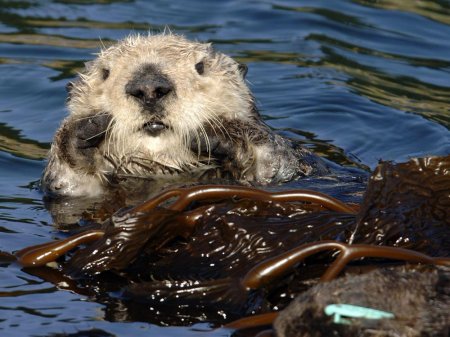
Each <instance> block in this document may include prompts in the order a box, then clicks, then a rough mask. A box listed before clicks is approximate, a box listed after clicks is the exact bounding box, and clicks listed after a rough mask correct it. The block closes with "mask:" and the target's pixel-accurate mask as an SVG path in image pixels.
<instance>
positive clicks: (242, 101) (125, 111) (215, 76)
mask: <svg viewBox="0 0 450 337" xmlns="http://www.w3.org/2000/svg"><path fill="white" fill-rule="evenodd" d="M245 73H246V68H245V67H243V66H242V65H240V64H239V63H237V62H236V61H234V60H233V59H231V58H230V57H228V56H226V55H224V54H221V53H218V52H215V51H214V50H213V49H212V48H211V46H210V45H209V44H203V43H197V42H192V41H188V40H186V39H184V38H183V37H180V36H175V35H156V36H147V37H143V36H133V37H129V38H128V39H126V40H124V41H122V42H119V43H118V44H117V45H115V46H112V47H110V48H108V49H106V50H103V51H102V52H101V53H100V54H99V56H98V58H97V59H96V60H94V61H92V62H90V63H89V64H88V65H87V67H86V71H85V72H84V73H83V74H80V78H79V80H78V81H77V82H75V83H74V84H73V85H72V88H71V91H70V99H69V101H68V107H69V110H70V112H71V116H70V117H69V118H73V119H74V120H76V119H80V118H87V117H89V116H94V115H98V114H105V113H106V114H108V115H110V116H111V122H110V123H109V125H108V128H107V130H106V134H105V138H104V142H103V143H102V144H101V145H100V146H99V151H100V154H101V155H103V156H104V157H105V158H106V159H105V161H104V164H103V168H102V169H103V170H104V171H108V170H111V169H116V170H122V171H127V172H128V171H129V172H132V173H136V174H145V172H144V171H145V170H146V167H149V166H151V165H150V162H153V163H158V164H160V165H163V166H165V167H169V168H173V169H175V170H184V169H185V168H186V167H189V166H197V165H199V164H200V163H201V161H202V158H201V156H200V153H195V151H192V150H191V146H190V144H191V143H192V141H193V140H197V143H200V142H206V144H208V143H209V141H208V135H207V132H206V131H205V126H208V127H212V129H214V132H221V133H226V130H223V126H222V124H221V121H222V120H230V119H241V120H246V119H249V118H250V117H251V115H252V114H254V109H253V106H254V103H253V98H252V95H251V93H250V91H249V89H248V87H247V85H246V84H245V80H244V76H245ZM199 140H200V141H199ZM113 166H114V167H113Z"/></svg>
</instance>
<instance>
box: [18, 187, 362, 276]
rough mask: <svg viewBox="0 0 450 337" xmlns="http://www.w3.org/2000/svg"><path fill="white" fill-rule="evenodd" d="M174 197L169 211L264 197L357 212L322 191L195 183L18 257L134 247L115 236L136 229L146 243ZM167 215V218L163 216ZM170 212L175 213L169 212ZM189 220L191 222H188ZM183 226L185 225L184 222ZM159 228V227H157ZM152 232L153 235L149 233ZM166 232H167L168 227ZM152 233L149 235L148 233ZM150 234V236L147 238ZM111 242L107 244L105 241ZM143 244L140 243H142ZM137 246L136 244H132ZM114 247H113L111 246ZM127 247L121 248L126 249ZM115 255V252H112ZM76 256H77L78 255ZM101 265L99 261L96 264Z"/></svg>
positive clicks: (38, 260)
mask: <svg viewBox="0 0 450 337" xmlns="http://www.w3.org/2000/svg"><path fill="white" fill-rule="evenodd" d="M172 198H176V201H174V202H173V203H172V204H170V205H169V206H168V210H171V211H174V212H181V211H183V210H185V209H186V208H187V207H188V206H189V205H190V204H192V203H193V202H196V201H202V200H214V199H219V200H223V199H231V198H233V199H235V198H248V199H252V200H265V201H277V202H299V201H300V202H313V203H318V204H319V205H321V206H323V207H325V208H327V209H331V210H334V211H338V212H344V213H349V214H353V213H354V212H355V211H354V209H353V208H351V207H350V206H348V205H346V204H345V203H342V202H341V201H339V200H337V199H335V198H332V197H330V196H327V195H325V194H323V193H320V192H314V191H307V190H293V191H284V192H267V191H264V190H260V189H256V188H250V187H243V186H226V185H203V186H195V187H191V188H185V189H172V190H169V191H166V192H163V193H161V194H160V195H158V196H156V197H154V198H152V199H150V200H149V201H146V202H144V203H143V204H141V205H138V206H136V207H134V208H132V209H131V210H127V211H126V212H123V211H122V212H121V211H119V212H118V213H116V214H115V215H114V216H113V217H112V219H111V222H112V223H113V226H109V227H106V229H105V231H106V235H105V238H103V236H104V234H105V231H103V230H97V231H92V232H89V233H88V232H86V233H81V234H77V235H75V236H73V237H69V238H67V239H64V240H61V241H56V242H52V243H44V244H41V245H38V246H32V247H28V248H25V249H22V250H21V251H19V252H17V254H16V256H17V257H18V261H19V263H21V264H23V265H24V266H42V265H45V264H46V263H48V262H51V261H54V260H56V259H57V258H58V257H60V256H62V255H64V254H65V253H67V252H68V251H70V250H72V249H73V248H75V247H77V246H78V245H81V244H86V243H91V242H93V241H96V240H97V239H102V238H103V240H101V242H100V243H98V244H97V245H94V246H92V247H91V249H90V251H91V253H92V252H94V251H96V252H98V251H99V250H98V249H97V248H98V247H97V246H103V247H104V246H105V245H107V246H109V247H114V244H113V243H114V242H116V246H117V245H119V246H120V247H123V246H131V245H130V244H129V243H124V244H121V243H117V242H118V241H117V240H116V241H114V240H113V239H112V238H113V237H120V238H121V239H124V240H132V237H136V235H133V234H132V231H133V230H134V231H135V232H136V233H137V232H139V233H140V234H144V233H147V235H144V238H146V239H142V237H140V242H141V243H142V244H144V243H145V242H146V241H148V240H149V239H150V237H154V236H155V235H156V232H158V233H160V232H161V230H160V229H161V226H162V224H164V223H167V222H169V220H172V219H171V218H170V219H169V213H164V214H163V215H162V216H161V215H160V214H159V213H158V211H157V210H155V208H156V207H158V206H160V204H161V203H163V202H166V201H168V200H170V199H172ZM152 212H154V213H155V212H156V213H158V215H154V214H152ZM164 215H167V217H164ZM170 215H173V214H172V213H170ZM182 218H184V219H185V220H187V222H186V223H185V225H186V226H187V227H189V228H191V227H192V225H193V224H192V221H191V222H189V221H188V220H192V219H193V217H192V216H191V217H189V216H184V217H183V216H179V217H178V220H179V221H180V220H181V219H182ZM188 222H189V223H188ZM180 226H183V225H182V224H181V225H180ZM137 227H140V230H139V231H136V229H137ZM155 228H156V230H155ZM180 231H183V230H182V229H181V228H180V230H179V231H174V232H172V233H173V235H172V237H175V236H176V235H177V234H178V232H180ZM152 232H155V233H153V235H150V234H151V233H152ZM166 232H168V231H167V230H166ZM148 235H150V236H148ZM147 236H148V237H147ZM170 239H171V238H170V237H169V238H167V241H170ZM106 243H108V244H106ZM142 244H141V245H140V246H142ZM133 246H134V247H136V245H133ZM111 250H113V248H111ZM123 251H124V250H121V251H120V253H121V252H123ZM138 251H139V249H135V250H134V253H131V252H130V251H127V252H126V254H127V256H128V258H127V259H124V260H122V262H121V263H118V262H117V261H118V260H121V259H120V256H118V254H117V252H115V253H114V261H115V263H114V265H111V264H109V263H108V262H106V261H105V259H104V256H101V257H99V259H101V261H102V263H101V266H102V267H101V268H100V269H99V268H96V272H100V271H103V270H106V269H108V268H118V269H120V268H123V267H125V266H126V265H127V264H128V263H129V262H130V261H131V260H133V259H134V258H135V256H136V254H137V252H138ZM83 254H87V251H84V252H83ZM111 256H112V253H111ZM75 259H76V257H75ZM80 265H83V268H84V269H85V270H87V269H88V268H89V267H92V266H93V263H92V262H91V263H90V264H89V263H88V264H86V263H84V262H83V263H80ZM99 265H100V264H97V267H98V266H99Z"/></svg>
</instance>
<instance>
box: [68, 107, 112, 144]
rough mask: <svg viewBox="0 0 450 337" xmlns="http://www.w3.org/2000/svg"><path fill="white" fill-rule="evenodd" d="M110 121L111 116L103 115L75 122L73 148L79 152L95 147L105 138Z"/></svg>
mask: <svg viewBox="0 0 450 337" xmlns="http://www.w3.org/2000/svg"><path fill="white" fill-rule="evenodd" d="M111 119H112V117H111V115H109V114H106V113H103V114H99V115H94V116H91V117H88V118H84V119H81V120H79V121H77V122H76V126H75V138H76V141H75V146H76V147H77V148H78V149H80V150H84V149H89V148H92V147H97V146H98V145H99V144H100V143H101V142H102V141H103V139H104V138H105V134H106V130H107V128H108V125H109V124H110V122H111Z"/></svg>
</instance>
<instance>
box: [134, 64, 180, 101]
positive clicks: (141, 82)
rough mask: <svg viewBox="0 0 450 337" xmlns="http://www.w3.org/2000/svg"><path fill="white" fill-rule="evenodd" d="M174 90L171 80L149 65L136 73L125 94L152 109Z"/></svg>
mask: <svg viewBox="0 0 450 337" xmlns="http://www.w3.org/2000/svg"><path fill="white" fill-rule="evenodd" d="M172 90H173V85H172V83H171V82H170V80H169V79H168V78H167V77H166V76H165V75H164V74H162V73H161V72H160V71H158V70H157V69H155V67H154V66H152V65H148V66H145V67H143V68H142V69H140V70H139V71H138V72H136V73H135V75H134V76H133V79H132V80H131V81H130V82H128V83H127V84H126V86H125V92H126V93H127V94H128V95H130V96H133V97H134V98H135V99H136V100H138V101H139V102H140V103H142V104H143V105H144V106H147V107H151V106H152V105H154V104H156V103H157V102H158V101H159V100H161V99H162V98H163V97H165V96H167V95H168V94H169V93H170V92H171V91H172Z"/></svg>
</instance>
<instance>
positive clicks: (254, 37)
mask: <svg viewBox="0 0 450 337" xmlns="http://www.w3.org/2000/svg"><path fill="white" fill-rule="evenodd" d="M167 27H170V29H171V30H172V31H174V32H176V33H181V34H184V35H186V36H187V37H189V38H192V39H197V40H201V41H209V42H212V43H213V44H214V45H215V48H216V49H219V50H221V51H223V52H225V53H227V54H230V55H231V56H233V57H235V58H236V59H237V60H238V61H240V62H245V63H247V64H248V65H249V74H248V80H249V83H250V86H251V89H252V90H253V92H254V94H255V97H256V99H257V103H258V106H259V108H260V110H261V113H262V114H263V116H264V118H265V120H266V121H267V123H268V124H269V125H270V126H271V127H273V128H274V129H276V130H277V131H278V132H280V133H282V134H284V135H286V136H289V137H291V138H294V139H295V140H297V141H299V142H300V143H302V144H304V145H305V146H307V147H309V148H311V149H313V150H314V151H315V152H316V153H318V154H319V155H321V156H323V157H325V158H326V159H327V160H329V161H330V162H331V163H333V164H335V165H336V166H337V167H338V166H342V167H344V170H347V171H346V172H353V173H354V175H353V176H354V177H356V176H358V174H361V175H362V176H364V173H362V172H368V171H369V170H371V169H373V168H374V167H375V165H376V164H377V162H378V160H380V159H385V160H393V161H397V162H401V161H406V160H407V159H408V158H410V157H417V156H425V155H446V154H449V153H450V134H449V128H450V117H449V116H450V108H449V104H448V102H449V101H450V82H449V75H450V40H449V39H448V36H450V5H449V3H448V2H447V1H441V0H436V1H393V0H392V1H391V0H381V1H363V0H353V1H352V0H339V1H329V2H325V3H318V2H316V1H312V0H302V1H290V0H285V1H252V2H239V1H233V0H227V1H220V2H204V1H200V0H192V1H189V2H188V3H186V2H185V1H177V0H173V1H162V0H157V1H151V2H149V1H143V0H142V1H141V0H135V1H101V0H98V1H82V0H73V1H70V0H66V1H51V0H47V1H8V0H0V77H1V78H2V81H1V82H0V232H1V237H0V251H5V252H10V253H11V252H13V251H15V250H18V249H20V248H22V247H25V246H29V245H33V244H38V243H42V242H47V241H51V240H53V239H56V238H61V237H62V236H63V235H64V234H63V233H62V232H63V231H65V230H68V229H74V228H77V227H79V226H85V225H86V224H89V223H90V221H91V220H93V219H92V218H89V216H90V215H89V214H92V213H95V214H101V212H104V213H105V214H106V213H108V212H111V210H110V209H107V207H106V208H103V209H102V207H104V206H101V202H99V201H98V200H97V201H95V200H84V201H82V202H80V203H79V204H77V202H73V201H72V202H71V201H67V200H61V202H60V203H59V204H58V205H56V206H54V207H56V210H55V209H53V210H52V212H53V213H54V214H59V215H60V216H61V217H63V218H66V219H71V220H70V221H67V222H68V223H65V225H66V227H64V226H61V227H59V228H58V227H56V226H54V225H53V223H54V222H55V219H57V218H53V219H52V218H51V216H50V214H49V212H48V211H47V210H46V205H45V202H44V201H43V200H42V194H41V193H40V192H39V190H38V183H36V182H37V181H38V180H39V177H40V175H41V172H42V170H43V167H44V165H45V159H44V158H45V155H46V152H47V151H48V149H49V146H50V143H51V140H52V137H53V134H54V132H55V130H56V128H57V127H58V125H59V123H60V121H61V120H62V119H63V118H64V116H65V115H66V114H67V111H66V109H65V96H66V93H65V89H64V87H65V85H66V83H67V82H68V81H70V80H71V79H73V78H74V77H75V76H76V74H77V72H78V71H79V70H80V69H82V68H83V66H84V62H86V61H88V60H90V59H92V58H93V57H94V56H93V54H94V53H96V52H98V50H99V49H100V48H101V47H102V46H107V45H109V44H111V43H113V42H114V41H116V40H118V39H121V38H123V37H125V36H126V35H128V34H129V33H130V32H131V33H144V34H145V33H147V32H148V31H152V32H161V31H164V30H165V29H166V28H167ZM352 170H354V171H352ZM363 180H364V179H363V178H361V179H360V180H358V179H356V178H355V179H353V180H351V179H348V180H346V181H345V182H344V183H342V184H340V185H339V184H336V182H335V181H334V182H333V181H330V180H326V179H322V180H320V179H319V180H315V179H306V180H304V181H301V182H298V183H294V184H290V185H288V186H284V187H280V188H292V187H301V188H311V189H317V190H320V191H322V192H325V193H331V194H333V195H335V196H338V197H341V198H343V199H344V200H346V201H358V200H360V198H361V193H362V190H363V186H364V185H363V184H362V183H361V182H362V181H363ZM352 192H354V193H352ZM109 206H110V207H112V208H114V207H116V206H117V205H113V204H110V205H109ZM117 207H118V206H117ZM85 211H86V212H85ZM83 212H84V213H83ZM81 214H83V216H84V217H83V216H81ZM80 217H82V218H83V221H78V220H79V219H80ZM94 220H95V219H94ZM56 222H63V221H58V220H56ZM33 274H34V275H33ZM38 274H39V273H38V271H37V270H36V271H34V272H30V271H27V270H22V269H20V268H19V267H18V266H16V265H14V264H9V263H8V264H2V265H1V268H0V280H1V281H2V282H1V285H0V296H1V297H2V300H1V303H0V335H2V336H19V335H20V336H62V335H70V336H85V335H89V336H129V335H133V336H148V335H158V336H170V337H175V336H198V335H200V334H204V335H206V334H208V335H213V336H229V335H230V332H229V331H225V330H217V331H212V327H211V326H210V325H209V323H208V322H207V321H206V322H202V320H201V319H199V321H200V322H202V323H197V324H194V325H193V326H190V327H174V326H172V327H166V326H162V325H163V324H150V323H148V321H152V320H149V319H146V318H145V316H146V314H148V313H142V315H141V316H142V318H141V321H142V322H140V321H139V320H138V319H136V320H134V321H132V322H130V321H129V319H127V317H129V316H127V312H126V308H125V307H123V306H121V305H120V301H118V302H117V303H118V304H117V305H116V306H114V310H113V311H111V310H110V309H111V308H112V307H108V306H107V305H105V304H104V303H102V299H101V298H100V297H98V296H100V295H101V294H100V292H99V289H96V288H95V287H92V288H90V289H85V290H86V293H82V290H81V289H80V288H77V293H75V292H70V291H67V289H68V287H67V284H69V285H70V280H68V279H67V280H65V279H60V280H58V279H57V275H56V276H55V275H54V278H55V280H57V281H55V280H54V281H55V282H53V281H51V282H48V281H44V279H45V278H44V277H42V275H38ZM48 275H49V274H48ZM48 275H47V276H48ZM58 277H59V276H58ZM66 283H67V284H66ZM55 285H57V286H55ZM114 290H115V289H113V288H111V289H110V291H111V292H110V293H109V294H108V296H107V298H108V301H113V300H112V298H114V295H115V294H114ZM141 309H142V308H141ZM141 309H139V310H141ZM142 310H143V309H142ZM135 314H136V315H137V316H139V315H138V313H135ZM121 315H122V316H121ZM158 315H162V314H161V313H159V314H158ZM137 316H135V317H137ZM120 317H122V319H121V318H120ZM152 322H154V323H155V322H156V320H153V321H152Z"/></svg>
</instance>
